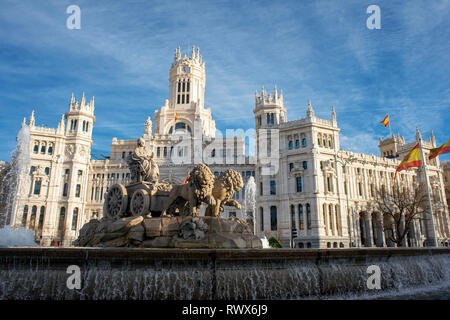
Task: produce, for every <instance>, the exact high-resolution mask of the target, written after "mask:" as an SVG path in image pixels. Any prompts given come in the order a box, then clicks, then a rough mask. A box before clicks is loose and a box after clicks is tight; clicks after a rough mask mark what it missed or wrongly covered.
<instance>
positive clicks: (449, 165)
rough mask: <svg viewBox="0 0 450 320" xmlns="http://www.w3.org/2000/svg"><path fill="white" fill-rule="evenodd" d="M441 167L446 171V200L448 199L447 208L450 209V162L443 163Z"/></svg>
mask: <svg viewBox="0 0 450 320" xmlns="http://www.w3.org/2000/svg"><path fill="white" fill-rule="evenodd" d="M441 165H442V169H443V170H444V187H445V198H446V199H447V207H448V208H450V161H449V160H447V161H443V162H442V164H441Z"/></svg>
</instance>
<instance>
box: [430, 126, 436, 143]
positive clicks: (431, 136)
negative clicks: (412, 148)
mask: <svg viewBox="0 0 450 320" xmlns="http://www.w3.org/2000/svg"><path fill="white" fill-rule="evenodd" d="M430 143H431V144H432V145H433V147H436V138H435V137H434V133H433V130H431V133H430Z"/></svg>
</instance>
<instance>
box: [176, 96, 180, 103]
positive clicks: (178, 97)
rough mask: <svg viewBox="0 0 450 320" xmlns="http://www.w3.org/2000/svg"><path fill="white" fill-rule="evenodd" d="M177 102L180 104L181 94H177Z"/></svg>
mask: <svg viewBox="0 0 450 320" xmlns="http://www.w3.org/2000/svg"><path fill="white" fill-rule="evenodd" d="M177 103H178V104H180V95H178V96H177Z"/></svg>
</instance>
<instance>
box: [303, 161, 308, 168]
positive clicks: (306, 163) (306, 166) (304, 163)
mask: <svg viewBox="0 0 450 320" xmlns="http://www.w3.org/2000/svg"><path fill="white" fill-rule="evenodd" d="M303 169H305V170H306V169H308V162H307V161H303Z"/></svg>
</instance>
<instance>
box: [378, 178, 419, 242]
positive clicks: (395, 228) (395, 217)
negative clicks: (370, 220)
mask: <svg viewBox="0 0 450 320" xmlns="http://www.w3.org/2000/svg"><path fill="white" fill-rule="evenodd" d="M373 201H374V206H375V208H376V209H377V210H378V211H379V212H380V213H382V214H383V217H384V218H385V219H386V218H387V219H386V220H388V222H390V223H385V224H384V230H385V231H388V232H386V234H387V235H388V238H389V240H391V241H392V242H394V243H396V244H397V246H398V247H401V246H403V244H404V240H405V238H406V236H407V235H408V233H409V232H410V230H411V224H412V223H413V221H414V220H421V219H422V212H423V211H424V210H427V209H428V198H427V193H426V191H425V188H424V186H422V185H419V184H416V185H415V186H413V187H410V188H407V187H406V186H401V185H400V184H399V183H398V182H397V183H395V184H394V186H393V187H392V189H391V190H389V191H386V190H385V189H384V188H382V189H381V190H377V192H376V193H375V196H374V200H373Z"/></svg>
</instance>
